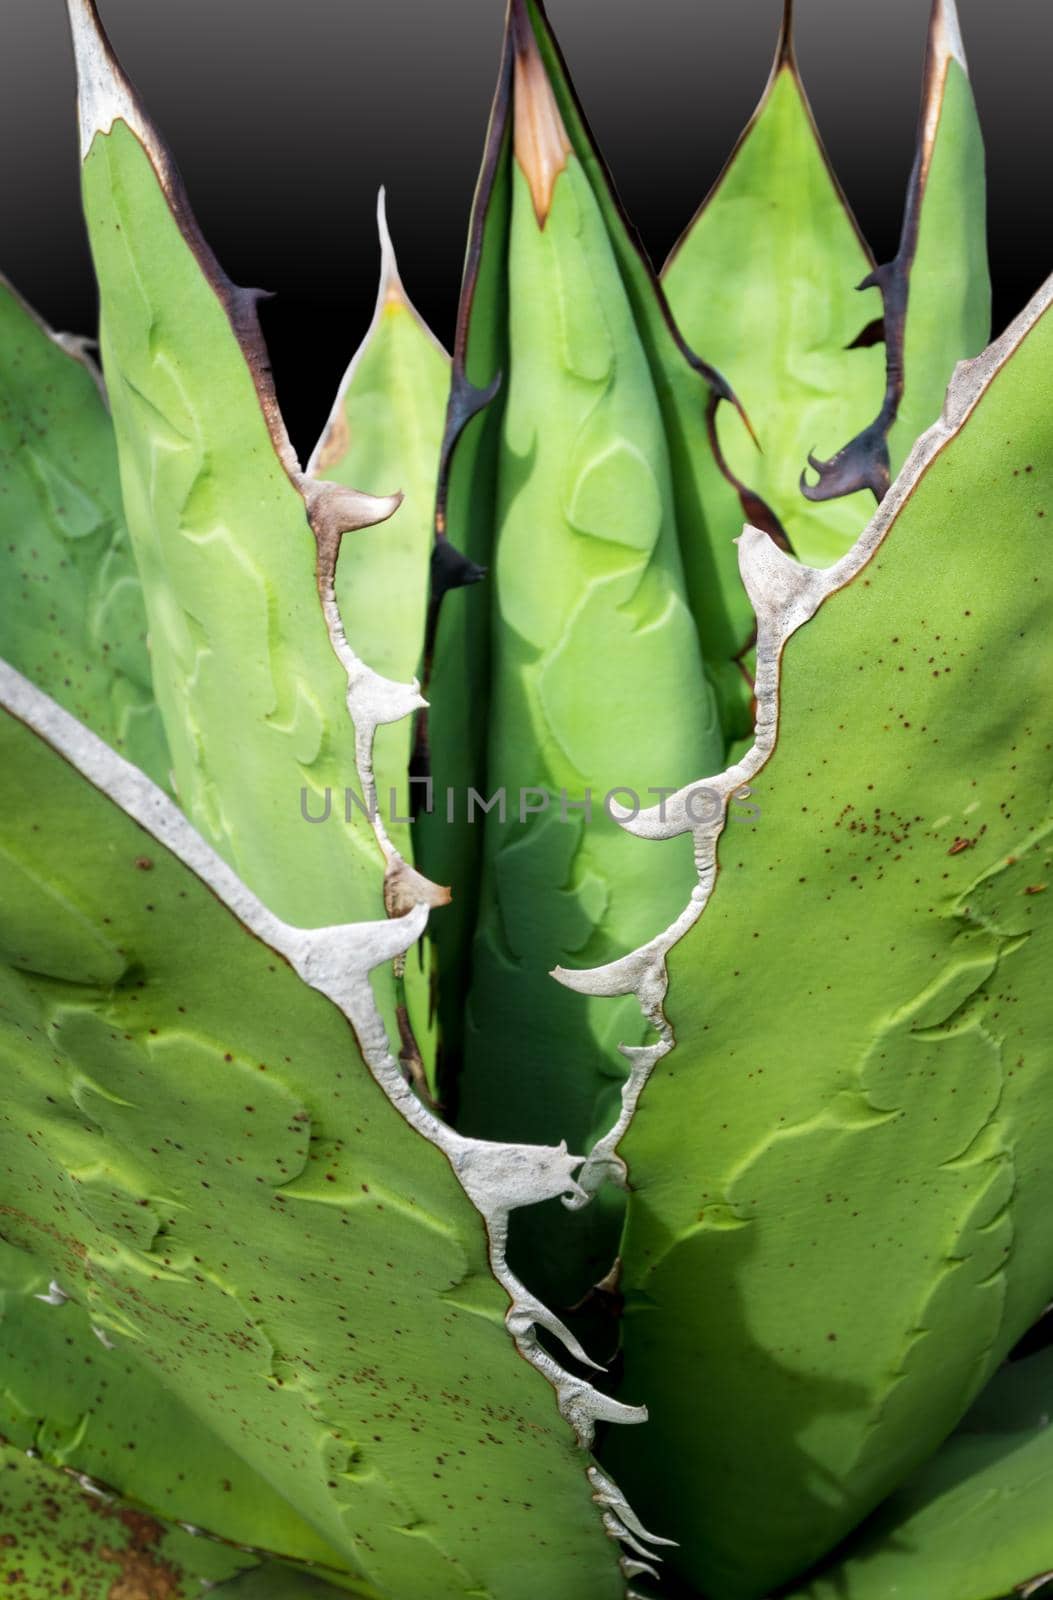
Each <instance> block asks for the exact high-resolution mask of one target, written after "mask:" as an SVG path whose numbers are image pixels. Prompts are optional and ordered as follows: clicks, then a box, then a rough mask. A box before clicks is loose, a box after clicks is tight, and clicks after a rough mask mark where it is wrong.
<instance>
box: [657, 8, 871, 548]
mask: <svg viewBox="0 0 1053 1600" xmlns="http://www.w3.org/2000/svg"><path fill="white" fill-rule="evenodd" d="M792 27H793V24H792V5H791V3H790V0H787V5H786V12H785V16H784V19H783V27H782V32H781V35H780V38H779V45H778V49H777V51H776V56H775V63H774V66H773V67H772V72H771V77H770V78H769V80H768V84H767V87H766V88H765V91H764V94H763V96H762V97H761V101H760V104H759V105H758V106H757V109H756V111H755V112H754V113H753V116H752V117H751V119H750V121H749V123H748V124H747V126H746V128H745V130H744V132H743V134H742V136H741V137H740V139H739V141H738V144H737V145H736V146H735V149H734V151H733V153H732V155H731V158H730V159H729V161H728V163H727V165H726V166H725V168H724V170H723V172H722V173H721V175H720V177H719V178H718V179H717V181H716V183H715V184H714V186H713V188H712V190H711V191H710V193H709V195H708V196H707V198H706V200H705V201H704V202H703V204H702V206H701V207H700V208H699V210H698V212H697V213H696V215H695V217H694V218H693V220H692V222H691V224H690V226H689V227H688V228H687V230H686V231H685V233H684V234H683V236H682V237H681V239H680V240H679V242H678V244H677V245H676V246H675V248H674V250H673V252H672V254H671V256H670V258H669V260H668V261H667V262H666V264H665V267H664V269H663V272H662V280H663V283H664V285H665V289H666V293H667V294H668V296H669V303H670V306H671V307H672V310H673V314H674V316H675V317H676V319H677V322H678V323H679V325H680V327H681V329H682V330H683V333H684V336H685V338H687V339H688V341H689V342H690V343H691V344H693V345H695V346H696V347H697V348H698V349H699V350H704V351H705V352H706V354H707V356H708V357H709V359H710V360H712V361H715V362H716V363H717V365H718V366H720V367H721V368H722V369H723V371H724V372H725V373H726V374H727V377H728V380H729V382H731V383H732V384H733V385H734V387H735V391H736V393H737V394H738V396H739V398H740V399H741V401H742V403H743V405H744V407H745V409H746V413H747V415H748V416H749V419H750V422H751V424H752V426H753V428H754V430H755V433H756V440H757V442H759V444H760V451H759V452H758V449H757V443H756V442H755V441H754V439H752V438H751V437H750V435H749V433H748V432H747V430H746V428H745V426H744V424H743V421H742V418H741V417H740V416H738V415H736V413H735V412H734V411H733V410H732V409H731V408H730V407H727V406H725V407H724V408H723V409H722V411H721V413H720V418H719V422H720V429H719V432H720V441H721V446H722V448H723V450H724V453H725V455H726V457H727V459H728V461H729V462H730V464H731V466H732V467H733V468H734V470H735V471H736V472H737V473H738V474H739V476H740V477H746V478H748V479H749V481H750V482H751V484H753V485H754V486H755V487H756V489H757V490H758V492H759V493H761V494H763V495H764V497H765V498H766V500H767V501H768V502H769V504H770V505H771V506H772V507H773V508H774V510H775V511H776V512H777V513H778V516H779V518H780V520H781V522H782V525H783V527H784V528H785V530H786V533H787V536H788V537H789V540H790V543H791V545H792V546H793V549H794V552H795V554H796V555H797V556H798V557H799V558H800V560H802V561H807V562H809V563H811V564H813V565H823V564H825V563H826V562H828V561H833V560H835V559H836V558H837V557H838V556H840V555H843V554H844V552H845V551H846V550H847V549H848V547H849V545H850V544H851V543H852V542H853V540H855V539H856V537H857V536H858V535H859V533H860V532H861V530H862V528H863V526H864V524H865V523H866V521H867V519H868V517H869V516H870V515H871V513H872V511H873V508H874V502H873V498H872V497H871V496H870V495H868V494H865V493H864V494H856V495H854V496H849V497H847V498H845V499H839V500H829V501H824V502H820V503H812V502H810V501H809V500H807V499H806V498H805V496H804V495H803V494H802V493H801V488H800V477H801V471H802V468H803V467H804V465H805V462H806V461H807V458H808V454H809V452H810V451H811V452H815V453H816V454H818V455H820V456H829V455H832V454H833V453H834V451H835V450H836V449H837V448H838V447H839V446H840V445H841V444H843V443H844V441H845V439H849V438H851V437H852V436H853V434H855V433H856V432H858V431H859V430H860V429H861V428H863V427H864V426H865V425H866V424H867V423H868V422H869V421H870V419H871V418H872V417H873V415H874V412H875V411H876V409H877V407H878V405H879V404H880V400H881V393H882V389H883V382H884V352H883V349H882V347H881V345H880V343H877V344H874V343H871V344H869V345H868V344H864V345H862V346H861V345H859V344H858V343H857V341H858V338H859V335H860V334H861V333H862V332H863V330H864V329H865V328H866V327H867V326H868V325H869V324H871V323H873V322H874V321H875V319H879V318H880V316H881V299H880V296H879V294H878V292H877V290H876V289H874V288H871V289H867V290H865V291H864V292H863V293H862V294H860V293H859V292H858V289H857V286H858V284H859V283H860V280H861V279H863V278H865V277H866V276H867V275H868V274H869V273H870V271H871V270H872V268H873V265H874V262H873V258H872V257H871V255H870V252H869V249H868V247H867V245H866V243H865V241H864V240H863V238H862V235H861V234H860V232H859V228H858V226H857V224H856V221H855V218H854V217H853V216H852V213H851V211H850V210H849V208H848V204H847V202H846V200H845V197H844V194H843V192H842V190H841V187H840V185H839V184H838V182H837V179H836V178H835V176H834V174H833V172H832V170H831V168H830V164H829V161H828V159H827V155H826V152H825V150H824V149H823V145H822V143H821V140H820V138H819V133H818V130H817V128H816V126H815V121H814V119H813V117H812V110H811V107H810V105H809V104H808V99H807V95H806V94H805V90H804V85H803V83H802V82H801V78H800V74H799V71H798V67H797V60H796V55H795V53H794V45H793V31H792Z"/></svg>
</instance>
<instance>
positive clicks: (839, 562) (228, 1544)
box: [0, 0, 1053, 1600]
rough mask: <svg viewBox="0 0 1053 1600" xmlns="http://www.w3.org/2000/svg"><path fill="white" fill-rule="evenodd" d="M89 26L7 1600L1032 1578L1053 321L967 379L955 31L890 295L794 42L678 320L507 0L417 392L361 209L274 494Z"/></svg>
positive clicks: (260, 396)
mask: <svg viewBox="0 0 1053 1600" xmlns="http://www.w3.org/2000/svg"><path fill="white" fill-rule="evenodd" d="M69 9H70V18H71V24H72V31H73V39H74V45H75V49H76V56H77V67H78V75H79V112H80V130H81V149H82V157H83V195H84V209H85V214H86V218H87V224H88V231H89V235H90V241H91V248H92V253H93V257H94V262H95V270H96V274H97V278H98V283H99V291H100V301H101V323H100V330H99V347H100V350H101V370H100V369H98V368H96V366H95V364H94V362H93V359H92V357H91V355H90V354H89V352H88V349H87V348H86V347H85V344H84V343H83V341H78V340H73V339H70V338H68V337H62V336H58V335H55V334H53V333H52V332H51V331H50V330H49V329H47V328H46V327H44V326H43V324H42V323H41V322H40V321H39V320H38V319H37V318H36V317H35V316H34V314H33V313H32V312H31V311H30V310H29V309H28V307H27V306H26V304H25V303H24V302H23V301H22V300H21V299H20V298H19V297H18V295H17V294H16V293H15V291H14V290H13V289H10V288H8V287H3V288H2V289H0V495H2V498H0V508H2V509H0V517H2V521H3V535H4V537H3V540H2V541H0V572H2V575H3V587H2V594H3V601H2V605H0V654H2V656H3V657H4V658H5V662H4V664H3V665H0V699H2V703H3V712H4V714H3V717H2V719H0V740H2V743H3V751H2V758H0V788H2V790H3V805H2V808H0V818H2V820H0V830H2V832H0V855H2V863H3V867H2V871H3V878H2V881H3V895H2V903H0V955H2V963H0V1058H2V1061H3V1066H4V1071H5V1076H6V1089H5V1095H4V1105H3V1112H2V1115H0V1147H2V1163H0V1166H2V1171H3V1175H4V1176H3V1188H2V1193H0V1218H2V1221H0V1267H2V1278H0V1285H2V1289H0V1293H2V1298H0V1313H2V1314H0V1374H2V1382H0V1435H2V1455H3V1459H4V1465H5V1468H6V1471H5V1473H4V1475H3V1482H2V1484H0V1577H2V1578H3V1580H4V1581H5V1583H6V1585H7V1589H6V1592H8V1593H10V1594H12V1595H13V1596H15V1597H17V1600H51V1597H52V1596H56V1595H62V1594H76V1595H78V1596H83V1597H84V1600H103V1597H104V1596H105V1597H108V1600H186V1597H189V1596H192V1595H195V1594H198V1593H200V1592H201V1591H202V1589H205V1588H208V1589H212V1590H213V1592H215V1593H216V1594H217V1595H223V1596H228V1595H229V1596H230V1600H309V1597H312V1596H313V1597H317V1600H321V1597H322V1596H325V1595H335V1594H337V1593H339V1592H345V1593H349V1594H353V1595H359V1596H361V1597H363V1600H443V1597H449V1600H455V1597H466V1600H467V1597H472V1596H474V1597H477V1600H527V1597H528V1596H529V1597H530V1600H533V1597H535V1596H537V1595H543V1596H545V1597H546V1600H617V1597H619V1596H631V1595H636V1596H644V1595H648V1596H650V1595H654V1596H658V1597H660V1596H662V1595H667V1596H669V1597H670V1600H677V1597H680V1600H688V1597H694V1600H703V1597H707V1600H760V1597H762V1596H766V1595H769V1594H771V1593H773V1592H774V1591H776V1590H778V1591H779V1592H780V1593H781V1594H784V1595H786V1596H792V1597H794V1600H833V1597H835V1596H837V1597H841V1600H893V1597H910V1600H1000V1597H1002V1596H1005V1595H1007V1594H1009V1593H1010V1592H1012V1593H1015V1594H1020V1595H1027V1594H1036V1593H1038V1591H1039V1589H1040V1588H1041V1587H1042V1585H1043V1582H1044V1577H1049V1576H1050V1574H1051V1569H1053V1442H1051V1441H1053V1431H1051V1430H1050V1429H1049V1427H1048V1417H1049V1412H1050V1403H1051V1400H1053V1360H1051V1350H1050V1348H1049V1345H1048V1340H1047V1339H1046V1337H1045V1334H1044V1325H1043V1324H1042V1321H1041V1318H1042V1313H1043V1310H1044V1308H1045V1307H1046V1306H1047V1305H1048V1304H1049V1302H1050V1300H1051V1299H1053V1231H1051V1223H1050V1218H1051V1216H1053V1168H1051V1164H1050V1161H1049V1155H1048V1151H1049V1137H1050V1131H1051V1124H1050V1087H1051V1084H1053V1064H1051V1062H1050V1040H1051V1037H1053V1027H1051V1024H1053V1000H1051V994H1050V983H1049V973H1050V970H1051V963H1053V950H1051V944H1053V924H1051V919H1050V915H1049V909H1050V906H1051V904H1053V897H1051V896H1049V895H1048V893H1047V890H1048V887H1049V877H1050V856H1051V852H1053V819H1051V816H1050V794H1051V782H1050V779H1051V767H1053V757H1051V753H1050V752H1051V746H1050V742H1049V729H1050V703H1051V699H1053V663H1051V659H1050V646H1049V643H1048V638H1049V634H1048V620H1049V562H1048V557H1047V550H1046V540H1047V538H1048V533H1047V527H1048V522H1047V512H1050V509H1051V502H1050V499H1049V495H1050V485H1051V475H1053V429H1051V426H1050V420H1049V419H1050V401H1051V395H1050V389H1051V383H1053V320H1051V319H1050V318H1049V317H1047V312H1048V309H1049V306H1050V302H1051V300H1053V280H1050V282H1048V283H1047V284H1046V285H1045V286H1044V288H1043V289H1041V290H1040V291H1039V293H1038V294H1037V295H1036V296H1035V298H1034V299H1033V300H1032V302H1031V303H1030V305H1029V306H1028V307H1027V308H1026V309H1025V310H1024V311H1023V313H1022V314H1021V315H1020V317H1019V318H1018V319H1017V320H1016V322H1014V323H1013V324H1012V326H1011V327H1010V328H1008V329H1007V330H1006V331H1005V332H1004V333H1003V334H1001V335H1000V337H999V338H997V339H996V340H995V341H994V343H990V344H989V343H988V342H987V341H988V339H989V336H990V327H989V317H990V290H989V281H988V274H987V268H986V256H985V234H984V179H983V152H982V145H981V141H980V135H979V131H978V125H977V118H976V111H975V107H974V103H973V98H972V94H971V91H970V88H969V80H968V75H967V71H966V66H965V55H964V50H963V47H962V42H961V37H960V33H959V29H958V24H957V18H956V16H955V12H954V6H953V0H934V3H933V7H932V16H931V22H930V28H929V35H928V47H927V57H926V62H925V68H924V81H923V92H922V110H921V117H920V120H919V131H918V145H917V153H916V159H915V163H914V168H913V171H912V174H911V179H910V185H909V191H908V195H907V200H906V207H905V214H904V222H903V231H902V238H901V243H900V247H899V250H898V253H897V255H896V257H895V259H894V260H893V261H892V262H891V263H889V264H887V265H885V266H877V265H876V264H875V262H874V260H873V258H872V257H871V255H870V252H869V250H868V247H867V245H866V243H865V241H864V240H863V238H862V235H861V234H860V231H859V229H858V227H857V226H856V224H855V222H854V219H853V217H852V214H851V212H850V210H849V208H848V204H847V202H846V200H845V197H844V195H843V194H842V192H841V189H840V188H839V186H838V184H837V181H836V179H835V178H834V176H833V174H832V172H831V170H830V167H829V165H828V163H827V160H826V157H825V154H824V151H823V148H822V145H821V142H820V139H819V135H818V133H817V130H816V127H815V124H814V121H813V119H812V115H811V112H810V109H809V105H808V101H807V98H806V96H805V92H804V89H803V87H802V81H801V77H800V73H799V70H798V67H797V63H796V58H795V52H794V38H793V25H792V12H791V7H790V5H789V4H787V6H786V10H785V16H784V19H783V25H782V30H781V34H780V37H779V40H778V45H777V49H776V55H775V61H774V65H773V67H772V71H771V76H770V79H769V81H768V84H767V87H766V89H765V91H764V94H763V96H762V99H761V101H760V104H759V106H758V107H757V110H756V111H755V113H754V115H753V117H752V118H751V120H750V122H749V124H748V126H747V128H746V130H745V132H744V133H743V135H742V138H741V139H740V141H739V143H738V144H737V146H736V148H735V150H734V152H733V154H732V156H731V158H730V160H729V162H728V164H727V166H726V167H725V169H724V171H723V173H722V174H721V176H720V178H719V179H718V181H717V183H716V184H715V186H714V187H713V189H712V190H711V192H710V194H709V196H708V198H707V199H706V201H705V202H704V203H703V205H702V206H701V208H700V210H699V211H698V213H697V214H696V215H695V217H694V219H693V220H692V221H691V223H690V225H689V226H688V228H687V230H686V232H685V233H684V235H683V237H682V239H681V241H680V243H679V245H678V246H677V248H676V249H675V250H674V252H673V255H672V257H671V259H670V261H669V262H668V263H667V265H666V267H665V269H664V271H663V272H662V273H661V275H657V274H656V273H655V272H654V271H653V270H652V268H651V266H650V264H649V262H648V260H647V258H646V256H645V254H644V252H643V250H642V248H641V246H640V244H639V241H638V240H637V238H636V235H635V233H634V232H633V229H632V226H631V224H630V223H629V221H628V219H627V218H626V216H625V215H624V213H623V211H622V209H621V206H620V204H619V202H618V199H617V196H616V192H615V190H614V188H613V185H612V181H611V178H610V176H609V174H608V172H607V170H606V168H605V166H604V164H603V161H602V159H601V157H600V155H599V153H598V151H597V148H596V146H595V144H594V142H593V140H592V137H591V135H590V132H589V129H588V125H587V123H586V121H585V117H584V113H583V112H582V110H581V107H580V105H579V103H578V101H577V99H576V98H575V95H574V91H573V89H572V87H571V83H570V79H569V76H568V73H567V69H566V66H565V63H564V61H563V59H562V57H561V55H560V52H559V49H558V46H557V44H556V41H555V39H554V36H553V34H552V31H551V28H550V26H549V24H548V22H547V20H546V17H545V14H544V12H543V10H542V7H541V5H540V4H539V3H538V0H510V5H509V12H508V20H507V29H506V35H505V43H504V50H503V56H502V61H501V66H500V72H499V78H498V86H497V92H496V96H495V99H494V106H493V113H492V116H491V120H490V125H489V130H488V133H487V138H486V146H485V153H484V158H483V163H482V169H481V175H480V180H479V186H478V190H477V193H476V200H475V206H474V210H473V214H472V220H471V228H470V236H469V243H468V251H467V258H466V266H465V274H464V282H463V289H462V296H461V303H460V309H459V315H458V322H457V333H456V340H455V344H454V350H453V355H452V358H447V356H446V354H445V352H444V351H443V350H442V348H441V347H440V346H439V344H438V343H437V342H436V340H435V339H434V338H433V337H432V336H431V334H430V333H429V331H428V329H427V328H426V327H425V326H424V324H423V322H422V321H421V319H420V318H419V316H418V315H417V314H416V312H415V311H414V309H413V307H412V305H411V303H410V301H409V299H408V296H407V294H406V291H405V289H404V287H403V285H402V282H401V280H400V277H399V274H398V270H397V267H396V264H395V257H394V253H393V250H392V247H391V242H390V239H389V236H388V231H387V225H386V221H385V218H384V211H383V203H382V204H381V211H380V232H381V251H382V266H381V284H380V292H379V296H378V300H377V308H376V313H375V316H374V319H373V322H372V325H371V327H370V329H369V331H368V333H367V335H366V338H365V341H364V343H363V345H362V347H361V349H360V350H359V352H358V354H357V355H356V357H355V358H354V360H353V361H352V363H351V365H350V367H349V369H348V372H347V376H346V378H345V380H344V383H343V385H342V386H341V389H340V393H339V394H338V395H337V397H336V400H335V403H334V406H333V409H332V413H331V416H330V419H329V423H328V425H327V427H326V429H325V433H324V436H323V438H322V440H321V441H320V442H319V445H318V447H317V449H316V450H315V452H314V454H313V456H312V458H311V460H310V462H309V463H308V466H307V468H306V470H304V469H303V468H301V465H300V463H299V461H298V460H297V458H296V456H295V454H294V452H293V449H292V447H291V445H290V442H289V439H288V436H287V433H286V431H285V428H284V424H283V422H282V418H281V413H280V411H279V409H278V404H277V400H276V398H275V394H274V391H273V387H272V384H271V380H270V374H269V368H268V365H267V358H266V353H265V350H264V347H263V344H262V340H261V337H260V333H259V328H258V325H257V321H256V314H255V297H254V296H253V294H252V293H250V292H248V291H245V290H243V289H240V288H238V287H236V286H235V285H234V284H233V283H231V281H230V280H229V279H228V278H227V277H226V276H225V275H224V273H223V271H222V269H221V268H220V266H219V264H218V263H217V261H216V260H215V258H214V256H213V255H212V254H211V252H210V250H209V248H208V246H207V244H206V242H205V241H204V239H203V238H202V236H201V234H200V232H199V230H198V228H197V226H196V224H195V222H194V219H193V214H192V212H191V210H190V205H189V202H188V200H187V198H186V195H185V193H184V190H183V188H182V185H181V183H180V180H179V177H178V174H177V172H176V169H175V166H174V164H173V161H172V158H171V157H170V155H169V153H168V151H167V149H166V147H165V145H164V144H163V142H162V140H161V137H160V135H159V134H158V132H157V131H156V129H155V128H154V126H153V125H152V123H151V122H150V121H149V119H148V117H147V114H146V112H145V111H144V109H143V108H142V106H141V104H140V103H139V100H138V99H137V97H136V95H135V93H134V91H133V89H132V87H131V86H130V84H129V82H128V80H127V79H126V77H125V76H124V74H123V73H122V71H121V68H120V67H119V65H118V63H117V60H116V58H115V56H114V54H113V52H112V50H111V47H110V45H109V43H108V41H107V39H106V37H105V35H104V33H103V31H102V27H101V23H100V20H99V18H98V16H97V14H96V10H95V5H94V3H93V0H69ZM400 490H401V494H400V492H398V491H400ZM744 524H745V526H744ZM1033 1329H1034V1330H1037V1331H1034V1332H1029V1330H1033ZM1025 1335H1027V1336H1028V1337H1027V1339H1026V1340H1025V1338H1024V1336H1025ZM1022 1340H1023V1341H1024V1342H1023V1343H1022V1342H1021V1341H1022Z"/></svg>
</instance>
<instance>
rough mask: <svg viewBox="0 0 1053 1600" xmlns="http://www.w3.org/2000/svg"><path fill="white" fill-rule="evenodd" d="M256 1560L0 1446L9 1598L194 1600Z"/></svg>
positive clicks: (2, 1578)
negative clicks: (66, 1596) (159, 1518)
mask: <svg viewBox="0 0 1053 1600" xmlns="http://www.w3.org/2000/svg"><path fill="white" fill-rule="evenodd" d="M254 1565H256V1562H255V1559H254V1557H252V1556H251V1555H245V1554H242V1553H241V1552H239V1551H237V1550H233V1549H229V1548H228V1547H226V1546H225V1545H222V1544H214V1543H212V1542H211V1541H210V1540H208V1539H200V1538H195V1537H193V1536H192V1535H191V1534H189V1533H186V1532H184V1531H183V1530H182V1529H181V1528H176V1527H172V1526H171V1525H167V1526H166V1525H164V1524H162V1523H160V1522H158V1521H156V1520H155V1519H154V1518H153V1517H150V1516H147V1515H146V1514H145V1513H144V1512H143V1511H141V1510H140V1509H138V1508H137V1507H135V1506H133V1505H130V1504H127V1503H122V1502H121V1501H119V1500H112V1499H110V1498H107V1497H104V1496H103V1495H102V1494H100V1493H99V1492H98V1491H96V1490H94V1489H93V1488H91V1487H86V1486H84V1485H82V1484H80V1483H78V1481H77V1479H76V1478H75V1477H73V1476H72V1475H70V1474H66V1473H63V1472H58V1471H56V1470H55V1469H54V1468H53V1467H47V1466H44V1465H43V1464H42V1463H41V1462H38V1461H33V1460H31V1459H29V1458H27V1457H26V1456H24V1455H23V1454H22V1453H21V1452H20V1451H18V1450H14V1449H12V1448H11V1447H10V1446H7V1445H3V1444H0V1585H2V1586H3V1587H2V1592H3V1593H4V1594H5V1595H10V1597H11V1600H59V1597H61V1596H63V1595H71V1596H75V1597H76V1600H198V1596H199V1595H200V1594H201V1592H202V1589H203V1586H204V1585H206V1584H213V1583H219V1584H222V1582H223V1580H224V1579H226V1578H229V1577H231V1576H232V1575H235V1574H238V1573H240V1572H241V1571H243V1570H244V1569H245V1568H247V1567H251V1566H254ZM338 1592H339V1591H336V1590H331V1591H330V1593H331V1594H336V1593H338ZM305 1600H306V1597H305Z"/></svg>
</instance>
